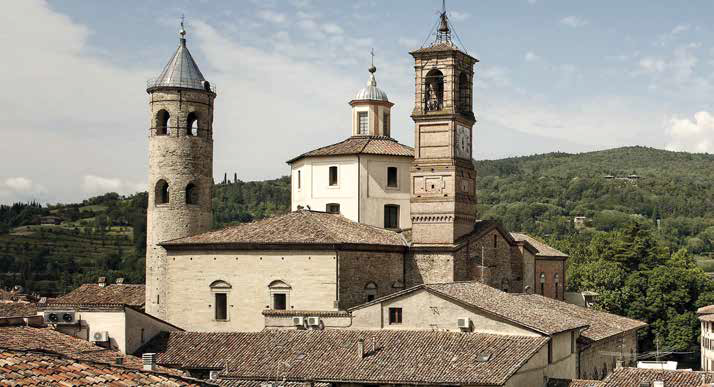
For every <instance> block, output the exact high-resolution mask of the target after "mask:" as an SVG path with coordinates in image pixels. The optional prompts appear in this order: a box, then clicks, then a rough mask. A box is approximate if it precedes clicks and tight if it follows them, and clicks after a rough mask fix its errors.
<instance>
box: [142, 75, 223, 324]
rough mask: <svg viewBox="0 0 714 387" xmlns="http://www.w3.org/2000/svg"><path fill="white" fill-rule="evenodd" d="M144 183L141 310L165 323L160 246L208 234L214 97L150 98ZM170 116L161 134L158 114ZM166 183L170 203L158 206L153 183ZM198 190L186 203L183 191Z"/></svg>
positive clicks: (163, 93)
mask: <svg viewBox="0 0 714 387" xmlns="http://www.w3.org/2000/svg"><path fill="white" fill-rule="evenodd" d="M150 98H151V100H150V103H149V108H150V115H149V117H150V118H149V181H148V193H149V198H148V208H147V238H146V311H147V313H149V314H152V315H155V316H157V317H159V318H162V319H166V317H167V315H166V307H167V306H166V304H165V301H167V293H166V281H167V273H166V251H165V250H164V249H163V248H162V247H161V246H158V244H159V243H161V242H164V241H167V240H171V239H176V238H182V237H185V236H189V235H193V234H197V233H201V232H204V231H208V230H209V229H210V228H211V224H212V221H213V219H212V214H211V190H212V189H213V126H212V125H213V100H214V98H215V94H213V93H208V92H203V91H189V90H186V89H168V88H166V89H160V90H156V91H154V92H152V93H151V94H150ZM162 110H165V111H167V112H168V113H169V115H170V118H169V122H168V133H167V134H164V135H162V134H160V131H159V125H160V124H159V120H158V118H157V117H158V115H159V112H160V111H162ZM192 112H193V113H195V114H197V116H198V133H197V135H196V136H193V135H190V128H188V127H187V117H188V115H189V114H190V113H192ZM160 180H164V181H166V183H168V186H169V202H168V203H159V202H157V184H158V182H159V181H160ZM189 183H193V184H194V185H195V187H196V189H197V190H198V200H197V202H196V203H195V204H187V203H186V187H187V185H188V184H189Z"/></svg>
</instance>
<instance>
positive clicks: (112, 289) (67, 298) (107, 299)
mask: <svg viewBox="0 0 714 387" xmlns="http://www.w3.org/2000/svg"><path fill="white" fill-rule="evenodd" d="M144 289H145V286H144V285H132V284H110V285H106V286H105V287H100V286H99V285H97V284H84V285H82V286H80V287H78V288H77V289H74V290H72V291H71V292H69V293H67V294H65V295H64V296H61V297H57V298H55V299H52V300H48V301H47V304H44V305H58V304H60V305H128V306H134V307H139V308H143V307H144V303H145V302H146V298H145V295H144Z"/></svg>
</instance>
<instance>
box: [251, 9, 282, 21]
mask: <svg viewBox="0 0 714 387" xmlns="http://www.w3.org/2000/svg"><path fill="white" fill-rule="evenodd" d="M258 17H259V18H261V19H263V20H265V21H267V22H270V23H274V24H283V23H285V21H286V20H287V17H286V16H285V14H283V13H280V12H275V11H271V10H269V9H263V10H260V11H258Z"/></svg>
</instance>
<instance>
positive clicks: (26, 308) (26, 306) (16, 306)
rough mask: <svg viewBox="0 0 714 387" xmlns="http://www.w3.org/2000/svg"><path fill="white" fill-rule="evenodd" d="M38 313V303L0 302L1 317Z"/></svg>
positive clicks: (27, 315)
mask: <svg viewBox="0 0 714 387" xmlns="http://www.w3.org/2000/svg"><path fill="white" fill-rule="evenodd" d="M35 315H37V305H35V304H32V303H27V302H0V318H2V317H29V316H35Z"/></svg>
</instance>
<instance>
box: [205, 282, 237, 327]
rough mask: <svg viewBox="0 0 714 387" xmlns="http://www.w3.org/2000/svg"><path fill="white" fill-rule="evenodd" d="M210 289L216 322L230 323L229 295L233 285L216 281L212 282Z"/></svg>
mask: <svg viewBox="0 0 714 387" xmlns="http://www.w3.org/2000/svg"><path fill="white" fill-rule="evenodd" d="M210 288H211V292H212V293H213V300H214V313H213V318H214V319H215V320H216V321H228V293H229V292H230V290H231V288H232V286H231V284H229V283H228V282H226V281H223V280H216V281H213V282H211V285H210Z"/></svg>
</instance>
